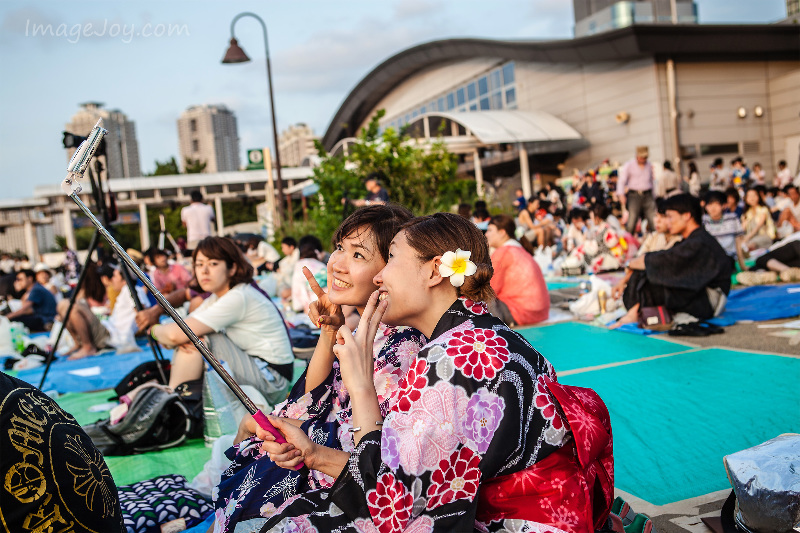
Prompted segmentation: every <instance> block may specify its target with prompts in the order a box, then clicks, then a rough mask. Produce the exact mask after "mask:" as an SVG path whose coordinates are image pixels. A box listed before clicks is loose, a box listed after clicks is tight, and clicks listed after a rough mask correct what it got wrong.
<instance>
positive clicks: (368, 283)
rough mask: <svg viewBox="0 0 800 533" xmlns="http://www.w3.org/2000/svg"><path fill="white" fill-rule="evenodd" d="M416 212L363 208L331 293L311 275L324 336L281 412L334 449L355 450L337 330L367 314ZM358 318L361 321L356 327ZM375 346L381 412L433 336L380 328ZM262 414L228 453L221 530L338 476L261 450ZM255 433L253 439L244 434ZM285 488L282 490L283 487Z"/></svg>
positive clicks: (334, 266) (340, 233)
mask: <svg viewBox="0 0 800 533" xmlns="http://www.w3.org/2000/svg"><path fill="white" fill-rule="evenodd" d="M410 219H411V213H410V212H409V211H408V210H407V209H405V208H403V207H400V206H397V205H392V204H386V205H370V206H366V207H363V208H360V209H358V210H356V211H355V212H354V213H353V214H352V215H350V216H349V217H348V218H347V219H345V221H344V222H343V223H342V225H341V226H339V229H338V230H337V231H336V233H335V234H334V237H333V242H334V252H333V253H332V254H331V258H330V261H328V266H327V268H328V291H327V293H326V292H323V290H322V289H321V288H320V287H319V285H318V284H317V282H316V280H315V279H314V277H313V276H311V273H310V272H308V271H307V276H308V280H309V283H310V284H311V285H312V287H313V288H314V291H315V293H316V294H317V296H318V299H317V300H316V301H314V302H312V303H311V305H310V310H309V317H310V318H311V319H312V321H313V322H314V323H317V322H319V323H320V326H321V334H320V338H319V341H318V343H317V346H316V349H315V350H314V355H313V356H312V358H311V361H310V362H309V365H308V369H307V370H306V372H305V373H304V374H303V375H302V376H301V377H300V379H299V380H298V382H297V383H296V384H295V386H294V387H293V388H292V392H291V394H290V395H289V399H288V400H287V401H286V402H285V403H283V404H281V405H279V406H278V407H277V408H276V409H275V411H274V412H273V414H274V415H275V416H280V417H286V418H284V419H285V420H289V419H291V420H292V422H291V423H293V424H296V425H301V424H302V425H301V427H302V429H303V431H305V432H306V434H307V435H314V439H315V440H316V441H317V442H320V443H324V444H325V445H326V446H328V447H329V448H331V449H334V450H344V451H345V452H352V451H353V449H354V448H355V445H354V443H353V434H352V432H351V431H350V430H351V429H352V427H353V424H352V420H351V406H350V397H349V394H348V391H347V389H345V388H344V386H343V384H342V377H341V371H340V366H339V362H338V361H336V356H335V355H334V353H333V346H334V345H335V344H336V332H337V331H338V329H339V328H340V327H341V326H342V323H343V320H344V318H345V317H344V316H343V315H344V313H343V307H344V306H345V305H351V306H355V307H356V308H357V309H358V310H359V312H360V313H361V314H363V313H364V309H365V307H366V306H367V304H368V302H369V299H370V297H371V296H372V295H373V293H374V292H375V289H377V286H376V285H375V283H374V281H373V279H374V277H375V275H376V274H377V273H378V272H380V270H381V269H383V267H384V266H386V261H387V260H388V259H389V244H390V243H391V241H392V238H393V237H394V235H395V234H396V233H397V231H398V230H399V228H400V226H401V225H402V224H403V223H405V222H407V221H408V220H410ZM357 324H358V320H357V321H356V325H357ZM378 329H379V335H378V336H377V338H376V340H375V342H374V344H373V346H372V349H371V352H372V355H373V356H374V364H373V370H372V374H373V382H374V384H375V385H374V387H375V390H376V391H377V394H378V403H379V405H380V409H381V412H382V413H384V414H388V412H389V410H390V409H391V408H392V406H393V405H394V402H395V400H396V397H397V394H398V392H399V383H400V381H401V380H402V378H403V377H404V376H405V375H406V373H407V372H408V367H409V365H410V364H411V361H412V360H413V359H414V358H415V357H416V355H417V353H418V352H419V350H420V348H421V347H422V344H424V342H425V339H424V338H423V337H422V334H421V333H420V332H419V331H417V330H415V329H413V328H403V327H400V328H390V327H388V326H380V327H379V328H378ZM255 431H256V428H255V420H254V419H253V417H251V416H246V417H245V418H244V419H243V421H242V424H241V425H240V432H239V435H237V438H236V443H237V445H236V446H234V447H233V448H232V449H230V450H229V451H228V452H227V455H228V457H230V458H231V459H233V460H234V463H233V464H232V465H231V467H230V468H229V469H228V470H227V471H226V472H225V473H224V474H223V477H222V481H221V482H220V484H219V486H218V487H217V488H216V489H215V491H214V495H215V496H214V500H215V503H216V507H217V517H216V524H215V525H216V527H217V531H218V532H220V533H221V532H223V531H233V530H234V527H235V525H236V523H237V522H241V521H243V520H251V519H252V520H256V521H257V520H259V519H260V520H261V521H265V520H264V518H263V517H267V516H269V514H270V512H274V510H275V509H276V508H278V507H280V506H281V504H283V503H284V502H285V501H286V499H287V498H288V497H289V496H290V495H292V494H302V493H305V492H308V491H310V490H312V489H315V488H320V487H330V486H332V485H333V483H334V481H335V476H327V475H325V474H323V473H321V472H320V471H311V472H307V473H304V474H300V473H298V472H294V471H290V470H286V469H284V468H280V467H279V466H278V465H277V464H275V462H274V461H272V460H271V459H270V458H269V457H268V456H266V455H264V454H263V453H260V451H259V447H260V444H261V442H260V441H258V440H257V439H254V438H249V437H252V435H254V433H255ZM245 438H247V440H244V439H245ZM275 487H279V488H280V489H279V490H275Z"/></svg>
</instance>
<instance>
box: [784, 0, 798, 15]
mask: <svg viewBox="0 0 800 533" xmlns="http://www.w3.org/2000/svg"><path fill="white" fill-rule="evenodd" d="M797 17H800V0H786V18H788V19H792V18H794V19H796V18H797Z"/></svg>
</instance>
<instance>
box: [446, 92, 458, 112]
mask: <svg viewBox="0 0 800 533" xmlns="http://www.w3.org/2000/svg"><path fill="white" fill-rule="evenodd" d="M455 106H456V95H455V94H453V93H449V94H448V95H447V110H448V111H450V110H451V109H453V108H454V107H455Z"/></svg>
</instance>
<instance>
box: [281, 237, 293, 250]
mask: <svg viewBox="0 0 800 533" xmlns="http://www.w3.org/2000/svg"><path fill="white" fill-rule="evenodd" d="M281 244H285V245H286V246H294V247H295V248H297V239H295V238H294V237H284V238H283V239H281Z"/></svg>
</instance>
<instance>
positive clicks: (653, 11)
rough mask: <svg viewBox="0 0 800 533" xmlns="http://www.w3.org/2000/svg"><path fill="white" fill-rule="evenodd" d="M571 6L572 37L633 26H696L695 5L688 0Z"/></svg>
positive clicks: (588, 1)
mask: <svg viewBox="0 0 800 533" xmlns="http://www.w3.org/2000/svg"><path fill="white" fill-rule="evenodd" d="M673 2H674V3H675V13H674V20H673V13H672V3H673ZM572 7H573V12H574V14H575V37H584V36H586V35H594V34H595V33H600V32H604V31H609V30H616V29H619V28H625V27H627V26H631V25H633V24H671V23H673V22H677V23H678V24H696V23H697V5H696V4H695V3H694V2H693V1H692V0H639V1H627V0H626V1H620V0H572Z"/></svg>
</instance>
